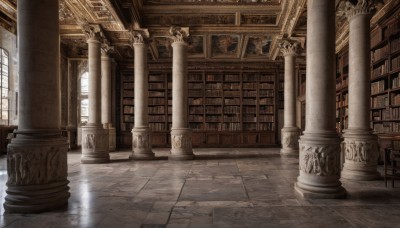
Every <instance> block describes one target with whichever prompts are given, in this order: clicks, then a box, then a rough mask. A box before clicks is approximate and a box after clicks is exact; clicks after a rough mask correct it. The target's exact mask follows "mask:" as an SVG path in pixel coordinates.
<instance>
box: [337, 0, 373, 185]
mask: <svg viewBox="0 0 400 228" xmlns="http://www.w3.org/2000/svg"><path fill="white" fill-rule="evenodd" d="M376 2H377V1H374V0H364V1H358V3H357V4H355V5H354V4H352V3H351V2H350V1H347V2H346V3H345V9H344V11H342V12H343V13H344V14H345V15H346V16H347V18H348V20H349V32H350V34H349V126H348V129H346V130H345V131H344V150H345V151H344V157H345V162H344V166H343V170H342V178H345V179H352V180H374V179H377V178H378V177H379V176H380V175H379V173H378V172H377V163H378V156H379V150H378V137H377V136H376V135H375V134H373V130H372V129H371V128H370V111H371V106H370V100H371V69H370V63H371V55H370V49H371V47H370V41H371V40H370V19H371V16H372V13H371V11H372V10H373V9H374V5H375V4H376Z"/></svg>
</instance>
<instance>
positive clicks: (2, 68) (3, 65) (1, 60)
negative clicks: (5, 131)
mask: <svg viewBox="0 0 400 228" xmlns="http://www.w3.org/2000/svg"><path fill="white" fill-rule="evenodd" d="M0 52H1V53H0V75H1V79H0V81H1V88H0V90H1V101H0V102H1V104H0V107H1V124H5V125H8V110H9V109H8V105H9V104H8V74H9V72H8V52H7V51H6V50H4V49H2V48H0Z"/></svg>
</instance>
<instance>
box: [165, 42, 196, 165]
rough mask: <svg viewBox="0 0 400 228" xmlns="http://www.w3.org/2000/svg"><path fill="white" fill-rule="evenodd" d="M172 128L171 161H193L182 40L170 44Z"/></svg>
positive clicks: (184, 53) (185, 46)
mask: <svg viewBox="0 0 400 228" xmlns="http://www.w3.org/2000/svg"><path fill="white" fill-rule="evenodd" d="M172 48H173V58H172V128H171V144H172V148H171V154H170V156H169V159H171V160H188V159H193V158H194V155H193V150H192V132H191V130H190V129H189V128H188V119H187V118H188V117H187V104H188V103H187V99H188V98H187V96H188V91H187V90H188V88H187V69H186V67H187V64H186V61H187V57H186V55H187V44H186V43H185V42H184V41H182V40H176V41H175V42H174V43H172Z"/></svg>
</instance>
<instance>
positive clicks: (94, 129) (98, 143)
mask: <svg viewBox="0 0 400 228" xmlns="http://www.w3.org/2000/svg"><path fill="white" fill-rule="evenodd" d="M108 151H109V147H108V130H107V129H104V128H103V126H102V125H101V124H88V125H86V126H82V156H81V163H84V164H97V163H107V162H109V161H110V155H109V153H108Z"/></svg>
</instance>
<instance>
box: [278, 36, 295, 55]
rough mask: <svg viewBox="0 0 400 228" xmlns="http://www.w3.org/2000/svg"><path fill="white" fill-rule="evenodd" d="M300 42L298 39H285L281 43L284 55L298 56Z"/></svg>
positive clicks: (280, 46)
mask: <svg viewBox="0 0 400 228" xmlns="http://www.w3.org/2000/svg"><path fill="white" fill-rule="evenodd" d="M299 44H300V43H299V42H298V41H297V40H291V39H284V40H281V42H280V43H279V48H280V50H281V52H282V54H283V56H288V55H289V56H296V55H297V54H298V50H299V48H298V47H299Z"/></svg>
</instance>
